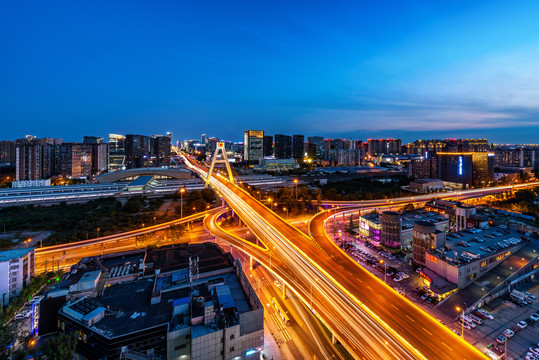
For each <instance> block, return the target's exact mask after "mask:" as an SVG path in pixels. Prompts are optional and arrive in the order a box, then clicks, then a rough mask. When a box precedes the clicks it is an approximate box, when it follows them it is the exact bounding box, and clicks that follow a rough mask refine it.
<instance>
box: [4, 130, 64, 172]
mask: <svg viewBox="0 0 539 360" xmlns="http://www.w3.org/2000/svg"><path fill="white" fill-rule="evenodd" d="M55 148H56V145H55V141H54V139H52V141H49V139H35V138H34V139H32V140H31V141H27V140H25V139H19V140H17V145H16V148H15V158H16V159H15V165H16V180H39V179H48V178H50V177H51V176H53V175H57V162H58V158H57V157H56V152H55Z"/></svg>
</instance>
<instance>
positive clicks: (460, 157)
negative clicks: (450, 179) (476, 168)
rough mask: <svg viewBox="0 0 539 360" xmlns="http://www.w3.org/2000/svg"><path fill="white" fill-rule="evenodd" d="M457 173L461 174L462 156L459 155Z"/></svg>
mask: <svg viewBox="0 0 539 360" xmlns="http://www.w3.org/2000/svg"><path fill="white" fill-rule="evenodd" d="M459 175H462V156H459Z"/></svg>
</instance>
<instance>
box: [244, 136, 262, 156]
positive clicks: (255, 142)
mask: <svg viewBox="0 0 539 360" xmlns="http://www.w3.org/2000/svg"><path fill="white" fill-rule="evenodd" d="M243 137H244V143H243V151H244V160H245V161H254V162H258V160H260V159H261V158H262V157H264V131H263V130H246V131H244V132H243Z"/></svg>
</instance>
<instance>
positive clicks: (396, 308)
mask: <svg viewBox="0 0 539 360" xmlns="http://www.w3.org/2000/svg"><path fill="white" fill-rule="evenodd" d="M391 306H393V308H394V309H395V310H399V308H398V307H396V306H395V305H394V304H391Z"/></svg>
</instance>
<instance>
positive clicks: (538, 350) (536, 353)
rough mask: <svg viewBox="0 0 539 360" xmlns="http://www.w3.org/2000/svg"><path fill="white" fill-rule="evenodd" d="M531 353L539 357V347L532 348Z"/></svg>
mask: <svg viewBox="0 0 539 360" xmlns="http://www.w3.org/2000/svg"><path fill="white" fill-rule="evenodd" d="M530 352H532V353H533V354H534V355H536V356H537V355H539V347H536V348H535V349H534V348H530Z"/></svg>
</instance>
